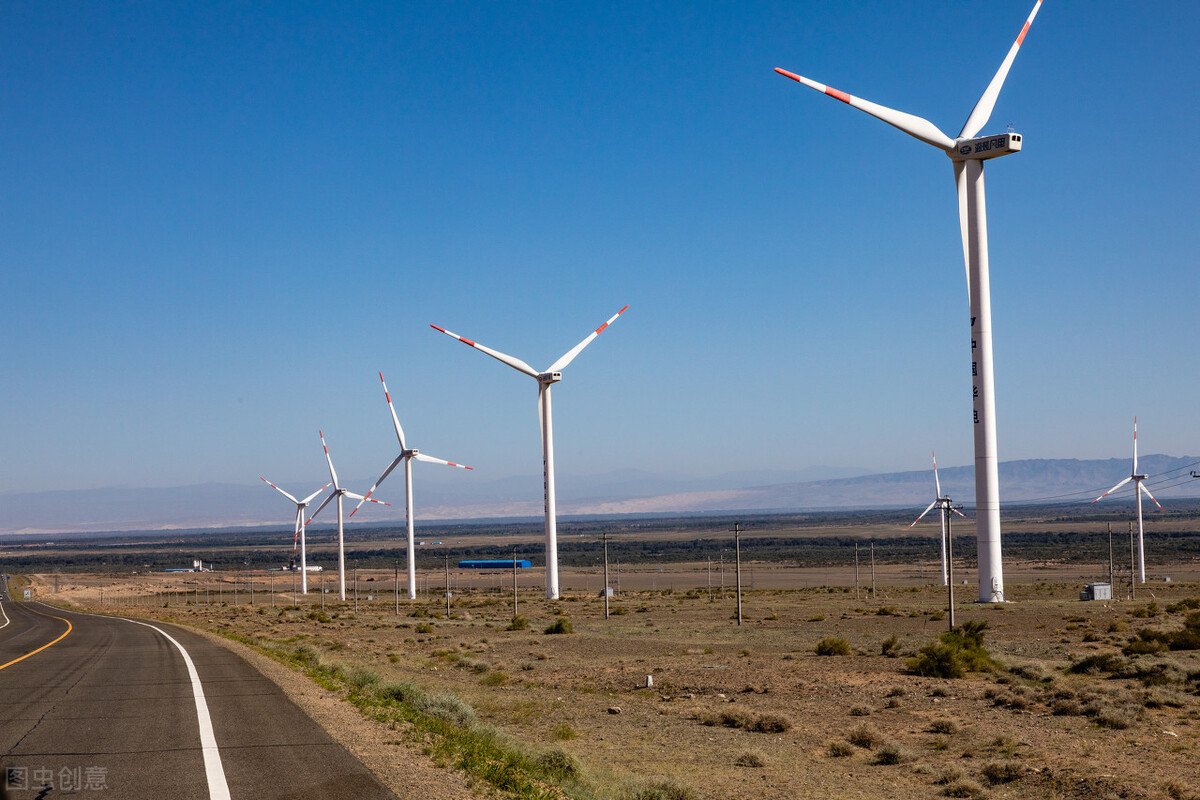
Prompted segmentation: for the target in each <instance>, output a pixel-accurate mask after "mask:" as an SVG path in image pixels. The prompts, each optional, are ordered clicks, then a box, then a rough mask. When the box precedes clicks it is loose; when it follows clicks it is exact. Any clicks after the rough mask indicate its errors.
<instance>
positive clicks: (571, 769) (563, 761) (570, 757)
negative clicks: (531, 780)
mask: <svg viewBox="0 0 1200 800" xmlns="http://www.w3.org/2000/svg"><path fill="white" fill-rule="evenodd" d="M534 763H535V764H536V765H537V768H538V769H540V770H541V771H542V772H544V773H546V774H547V775H553V776H554V777H555V778H557V779H558V780H560V781H561V780H564V779H567V778H571V779H578V778H579V777H580V776H581V775H582V774H583V764H582V763H581V762H580V760H579V758H578V757H577V756H576V755H575V754H574V753H569V752H567V751H566V750H563V749H562V748H559V747H556V748H554V749H552V750H547V751H546V752H544V753H542V754H541V755H540V756H538V757H537V760H536V761H535V762H534Z"/></svg>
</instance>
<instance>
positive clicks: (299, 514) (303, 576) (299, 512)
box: [258, 475, 329, 594]
mask: <svg viewBox="0 0 1200 800" xmlns="http://www.w3.org/2000/svg"><path fill="white" fill-rule="evenodd" d="M258 477H259V479H260V480H262V481H266V484H267V485H268V486H270V487H271V488H272V489H274V490H275V491H277V492H279V493H280V494H281V495H283V496H284V497H286V498H287V499H288V500H291V501H292V502H293V503H295V504H296V532H295V533H294V534H292V558H293V559H294V558H295V557H296V540H297V538H298V539H299V540H300V594H308V561H307V558H306V556H305V551H304V527H305V522H304V509H306V508H308V504H309V503H311V502H312V501H313V498H314V497H316V496H317V495H319V494H320V493H321V492H323V491H325V490H326V489H328V488H329V484H328V483H327V484H325V485H324V486H322V487H321V488H320V489H317V490H316V491H315V492H313V493H312V494H310V495H309V496H308V497H306V498H304V499H303V500H297V499H296V498H294V497H292V496H291V495H290V494H288V493H287V492H285V491H284V490H283V489H280V488H279V487H278V486H276V485H275V484H273V483H271V482H270V481H268V480H267V479H266V478H264V477H262V476H261V475H259V476H258ZM292 585H293V586H295V584H292Z"/></svg>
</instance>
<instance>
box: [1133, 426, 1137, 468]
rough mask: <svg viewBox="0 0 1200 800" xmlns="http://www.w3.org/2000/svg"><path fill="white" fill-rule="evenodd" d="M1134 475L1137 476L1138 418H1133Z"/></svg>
mask: <svg viewBox="0 0 1200 800" xmlns="http://www.w3.org/2000/svg"><path fill="white" fill-rule="evenodd" d="M1133 474H1134V475H1137V417H1134V418H1133Z"/></svg>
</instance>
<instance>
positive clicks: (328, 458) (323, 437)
mask: <svg viewBox="0 0 1200 800" xmlns="http://www.w3.org/2000/svg"><path fill="white" fill-rule="evenodd" d="M317 436H320V437H321V449H322V450H324V451H325V460H326V461H328V462H329V477H331V478H333V488H334V489H337V488H340V487H339V486H338V480H337V473H336V472H334V471H333V459H332V458H330V457H329V448H328V447H327V446H326V445H325V434H324V433H322V432H321V431H317Z"/></svg>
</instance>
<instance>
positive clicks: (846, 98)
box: [825, 86, 850, 103]
mask: <svg viewBox="0 0 1200 800" xmlns="http://www.w3.org/2000/svg"><path fill="white" fill-rule="evenodd" d="M825 94H827V95H829V96H830V97H832V98H834V99H836V100H841V101H842V102H843V103H849V102H850V95H848V94H846V93H845V92H841V91H838V90H837V89H835V88H833V87H832V86H826V87H825Z"/></svg>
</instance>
